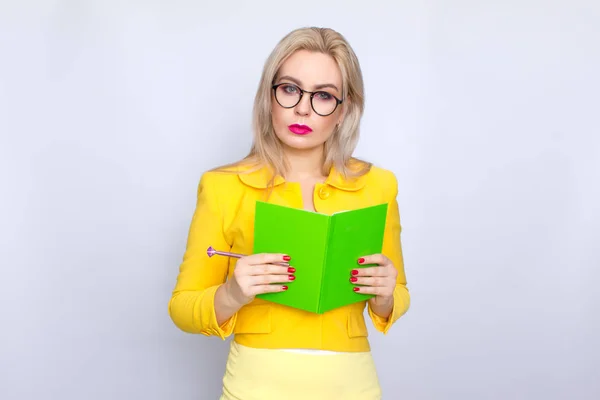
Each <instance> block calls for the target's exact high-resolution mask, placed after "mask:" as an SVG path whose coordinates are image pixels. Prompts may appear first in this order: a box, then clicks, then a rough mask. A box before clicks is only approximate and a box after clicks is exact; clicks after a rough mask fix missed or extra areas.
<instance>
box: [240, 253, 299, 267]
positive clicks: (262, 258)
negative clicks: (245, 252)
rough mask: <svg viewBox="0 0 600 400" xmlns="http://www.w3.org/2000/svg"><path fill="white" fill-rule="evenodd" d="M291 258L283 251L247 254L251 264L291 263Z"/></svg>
mask: <svg viewBox="0 0 600 400" xmlns="http://www.w3.org/2000/svg"><path fill="white" fill-rule="evenodd" d="M290 259H291V257H290V256H289V255H287V254H282V253H258V254H252V255H249V256H246V262H247V263H248V264H251V265H255V264H276V263H277V264H281V263H289V261H290Z"/></svg>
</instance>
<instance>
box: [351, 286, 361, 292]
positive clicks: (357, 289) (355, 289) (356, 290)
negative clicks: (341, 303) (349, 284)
mask: <svg viewBox="0 0 600 400" xmlns="http://www.w3.org/2000/svg"><path fill="white" fill-rule="evenodd" d="M352 290H354V291H355V292H358V291H359V290H360V288H359V287H355V288H354V289H352Z"/></svg>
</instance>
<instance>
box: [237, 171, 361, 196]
mask: <svg viewBox="0 0 600 400" xmlns="http://www.w3.org/2000/svg"><path fill="white" fill-rule="evenodd" d="M238 176H239V178H240V180H241V181H242V182H243V183H244V184H246V185H248V186H251V187H253V188H257V189H266V188H267V186H268V183H269V180H270V179H271V176H272V173H271V171H270V169H269V168H267V167H260V168H243V169H242V170H241V171H240V172H238ZM366 180H367V178H366V175H363V176H360V177H358V178H352V179H344V177H343V175H342V174H341V173H340V172H338V171H337V170H336V169H335V167H331V169H330V172H329V176H328V177H327V179H326V180H325V184H327V185H330V186H333V187H335V188H337V189H340V190H346V191H351V192H353V191H357V190H360V189H362V188H363V187H364V186H365V184H366ZM283 183H286V180H285V179H284V178H283V177H282V176H280V175H277V176H276V177H275V180H274V181H273V186H279V185H281V184H283Z"/></svg>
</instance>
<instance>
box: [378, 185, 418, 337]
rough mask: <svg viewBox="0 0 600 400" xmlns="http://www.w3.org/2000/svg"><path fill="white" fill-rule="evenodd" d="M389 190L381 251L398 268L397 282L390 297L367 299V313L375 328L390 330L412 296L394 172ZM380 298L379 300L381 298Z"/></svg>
mask: <svg viewBox="0 0 600 400" xmlns="http://www.w3.org/2000/svg"><path fill="white" fill-rule="evenodd" d="M386 186H388V187H389V188H390V189H391V190H390V197H389V200H388V215H387V221H386V228H385V233H384V239H383V250H382V254H383V255H385V256H386V257H387V258H388V259H389V260H390V261H391V263H392V264H393V266H394V267H395V269H396V271H397V276H396V285H395V287H394V291H393V295H392V297H391V298H387V299H378V298H373V299H370V301H369V302H368V312H369V316H370V318H371V320H372V321H373V325H374V326H375V329H377V330H378V331H380V332H383V333H387V332H388V330H389V329H390V328H391V326H392V325H393V324H394V322H396V321H397V320H398V318H400V317H401V316H402V315H404V314H405V313H406V312H407V311H408V308H409V306H410V295H409V292H408V289H407V287H406V275H405V272H404V259H403V255H402V244H401V241H400V233H401V231H402V228H401V224H400V213H399V209H398V202H397V200H396V197H397V195H398V181H397V179H396V177H395V176H394V175H393V174H392V175H391V177H390V180H389V181H388V182H386ZM378 300H380V301H378Z"/></svg>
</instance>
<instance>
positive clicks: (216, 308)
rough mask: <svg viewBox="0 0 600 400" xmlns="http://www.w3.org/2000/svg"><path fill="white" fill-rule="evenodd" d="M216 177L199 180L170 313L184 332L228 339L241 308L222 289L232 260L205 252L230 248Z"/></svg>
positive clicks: (170, 304) (170, 302)
mask: <svg viewBox="0 0 600 400" xmlns="http://www.w3.org/2000/svg"><path fill="white" fill-rule="evenodd" d="M214 180H215V177H214V175H211V174H204V175H203V176H202V178H201V179H200V184H199V186H198V193H197V194H198V195H197V203H196V209H195V212H194V215H193V217H192V222H191V225H190V230H189V234H188V240H187V246H186V250H185V253H184V256H183V262H182V263H181V265H180V267H179V275H178V276H177V283H176V285H175V289H174V290H173V293H172V296H171V299H170V301H169V315H170V316H171V319H172V320H173V322H174V323H175V325H176V326H177V327H178V328H179V329H181V330H183V331H185V332H188V333H201V334H204V335H207V336H211V335H215V336H219V337H221V338H222V339H225V338H226V337H227V336H229V335H231V333H232V332H233V327H234V326H235V321H236V316H237V314H236V312H237V310H238V309H239V307H237V308H236V307H235V305H233V304H231V302H229V299H228V298H227V293H226V291H224V290H223V283H224V282H225V280H226V278H227V270H228V262H229V259H228V258H227V257H210V258H209V257H207V255H206V249H207V248H208V247H209V246H214V247H216V248H221V249H230V248H231V244H230V243H228V242H227V240H226V238H225V235H224V232H223V230H224V227H223V214H222V211H221V209H220V207H219V204H220V203H219V199H218V197H217V192H216V184H215V182H214Z"/></svg>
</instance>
